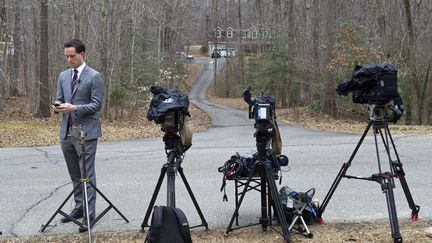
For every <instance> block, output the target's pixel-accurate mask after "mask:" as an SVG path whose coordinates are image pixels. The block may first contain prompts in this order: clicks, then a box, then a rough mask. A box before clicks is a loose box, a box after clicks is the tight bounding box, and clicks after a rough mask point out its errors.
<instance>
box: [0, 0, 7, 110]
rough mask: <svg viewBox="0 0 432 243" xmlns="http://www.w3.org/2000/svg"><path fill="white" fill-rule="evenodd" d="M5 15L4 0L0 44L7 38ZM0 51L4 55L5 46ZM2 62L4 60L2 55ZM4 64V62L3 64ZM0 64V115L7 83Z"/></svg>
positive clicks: (0, 16) (2, 1) (0, 11)
mask: <svg viewBox="0 0 432 243" xmlns="http://www.w3.org/2000/svg"><path fill="white" fill-rule="evenodd" d="M6 17H7V15H6V1H5V0H1V1H0V41H1V42H5V41H6V36H7V28H6V24H7V19H6ZM0 51H2V53H3V54H5V53H6V45H4V46H3V49H2V50H0ZM3 60H4V55H3ZM3 63H4V62H3ZM3 63H1V66H0V71H1V72H0V113H1V112H3V110H4V104H5V102H6V94H7V92H6V88H7V87H6V83H7V77H6V75H5V73H4V71H3V70H4V64H3Z"/></svg>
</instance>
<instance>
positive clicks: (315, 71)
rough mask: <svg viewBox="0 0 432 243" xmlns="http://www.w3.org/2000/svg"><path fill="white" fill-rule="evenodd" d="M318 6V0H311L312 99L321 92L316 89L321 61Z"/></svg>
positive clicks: (318, 96)
mask: <svg viewBox="0 0 432 243" xmlns="http://www.w3.org/2000/svg"><path fill="white" fill-rule="evenodd" d="M319 16H320V6H319V3H318V0H313V2H312V58H313V63H312V66H313V68H312V75H313V77H312V82H313V91H312V92H313V94H312V97H311V98H312V100H317V99H321V98H322V97H321V92H320V90H318V88H317V87H319V86H320V85H319V83H320V82H321V65H320V64H321V63H320V55H319V45H320V38H319V32H320V24H319V21H320V18H319Z"/></svg>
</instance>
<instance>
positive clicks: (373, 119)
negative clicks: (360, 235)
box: [319, 104, 420, 243]
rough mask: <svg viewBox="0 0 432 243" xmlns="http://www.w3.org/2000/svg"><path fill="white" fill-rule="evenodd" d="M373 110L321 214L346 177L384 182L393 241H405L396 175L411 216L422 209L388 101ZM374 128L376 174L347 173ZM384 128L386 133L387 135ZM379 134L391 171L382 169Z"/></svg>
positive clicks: (382, 183)
mask: <svg viewBox="0 0 432 243" xmlns="http://www.w3.org/2000/svg"><path fill="white" fill-rule="evenodd" d="M369 111H370V113H371V115H370V119H369V124H368V125H367V127H366V129H365V131H364V132H363V135H362V136H361V138H360V141H359V142H358V143H357V146H356V148H355V149H354V152H353V153H352V154H351V157H350V158H349V160H348V162H346V163H344V164H343V165H342V168H341V169H340V171H339V173H338V175H337V177H336V179H335V180H334V182H333V184H332V186H331V187H330V190H329V191H328V193H327V195H326V196H325V198H324V200H323V203H322V204H321V207H320V208H319V216H320V217H321V216H322V214H323V213H324V211H325V209H326V207H327V204H328V203H329V201H330V199H331V197H332V195H333V193H334V192H335V190H336V188H337V186H338V185H339V183H340V181H341V180H342V178H348V179H359V180H368V181H375V182H377V183H379V184H380V185H381V190H382V191H383V193H385V194H386V201H387V209H388V213H389V221H390V227H391V232H392V238H393V242H395V243H396V242H402V236H401V234H400V231H399V223H398V219H397V212H396V205H395V201H394V193H393V188H395V184H394V178H398V179H399V181H400V183H401V185H402V189H403V191H404V194H405V197H406V199H407V201H408V205H409V207H410V209H411V210H412V212H411V219H412V220H417V218H418V212H419V210H420V206H418V205H416V204H415V203H414V200H413V198H412V196H411V192H410V190H409V188H408V184H407V182H406V179H405V172H404V170H403V168H402V163H401V161H400V159H399V154H398V152H397V150H396V146H395V144H394V141H393V138H392V136H391V134H390V130H389V127H388V123H387V111H386V106H385V105H375V104H370V105H369ZM371 127H372V128H373V134H374V141H375V150H376V155H377V161H378V169H379V172H378V173H376V174H373V175H372V176H370V177H360V176H351V175H346V172H347V170H348V168H349V167H350V166H351V163H352V161H353V159H354V157H355V155H356V154H357V151H358V150H359V148H360V146H361V144H362V143H363V140H364V138H365V137H366V135H367V133H368V131H369V130H370V128H371ZM383 131H384V135H383ZM377 134H380V136H381V139H382V142H383V144H384V147H385V150H386V153H387V156H388V159H389V167H390V171H389V172H382V169H381V161H380V156H379V149H378V140H377ZM389 139H390V142H391V144H392V147H393V151H394V153H395V155H396V158H397V159H396V160H392V158H391V155H390V146H389Z"/></svg>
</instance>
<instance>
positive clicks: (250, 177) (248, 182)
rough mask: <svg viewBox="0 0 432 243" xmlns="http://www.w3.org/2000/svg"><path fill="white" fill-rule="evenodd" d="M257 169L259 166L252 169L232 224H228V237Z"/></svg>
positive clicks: (226, 232)
mask: <svg viewBox="0 0 432 243" xmlns="http://www.w3.org/2000/svg"><path fill="white" fill-rule="evenodd" d="M256 169H257V166H256V165H254V166H253V168H252V173H251V174H250V175H249V178H248V180H247V181H246V183H245V185H244V188H243V192H242V194H241V196H240V199H239V201H238V204H237V205H236V208H235V210H234V213H233V215H232V217H231V220H230V222H229V224H228V226H227V228H226V230H225V234H226V235H227V234H228V233H229V232H230V231H231V229H232V224H233V223H234V219H235V218H236V216H237V215H238V211H239V209H240V206H241V204H242V202H243V198H244V197H245V195H246V192H247V190H248V188H249V184H250V183H251V181H252V177H253V175H254V174H255V172H256Z"/></svg>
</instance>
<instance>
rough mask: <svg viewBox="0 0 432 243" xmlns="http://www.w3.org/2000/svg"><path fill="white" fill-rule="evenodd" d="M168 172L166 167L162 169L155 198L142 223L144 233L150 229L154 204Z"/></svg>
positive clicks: (153, 197)
mask: <svg viewBox="0 0 432 243" xmlns="http://www.w3.org/2000/svg"><path fill="white" fill-rule="evenodd" d="M166 170H167V168H166V166H164V167H163V168H162V169H161V173H160V176H159V179H158V182H157V184H156V188H155V190H154V192H153V196H152V198H151V200H150V204H149V206H148V208H147V211H146V214H145V216H144V220H143V222H142V223H141V230H142V231H144V227H149V225H148V223H147V222H148V219H149V218H150V213H151V211H152V210H153V206H154V204H155V202H156V198H157V195H158V193H159V190H160V188H161V185H162V182H163V180H164V178H165V174H166Z"/></svg>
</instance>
